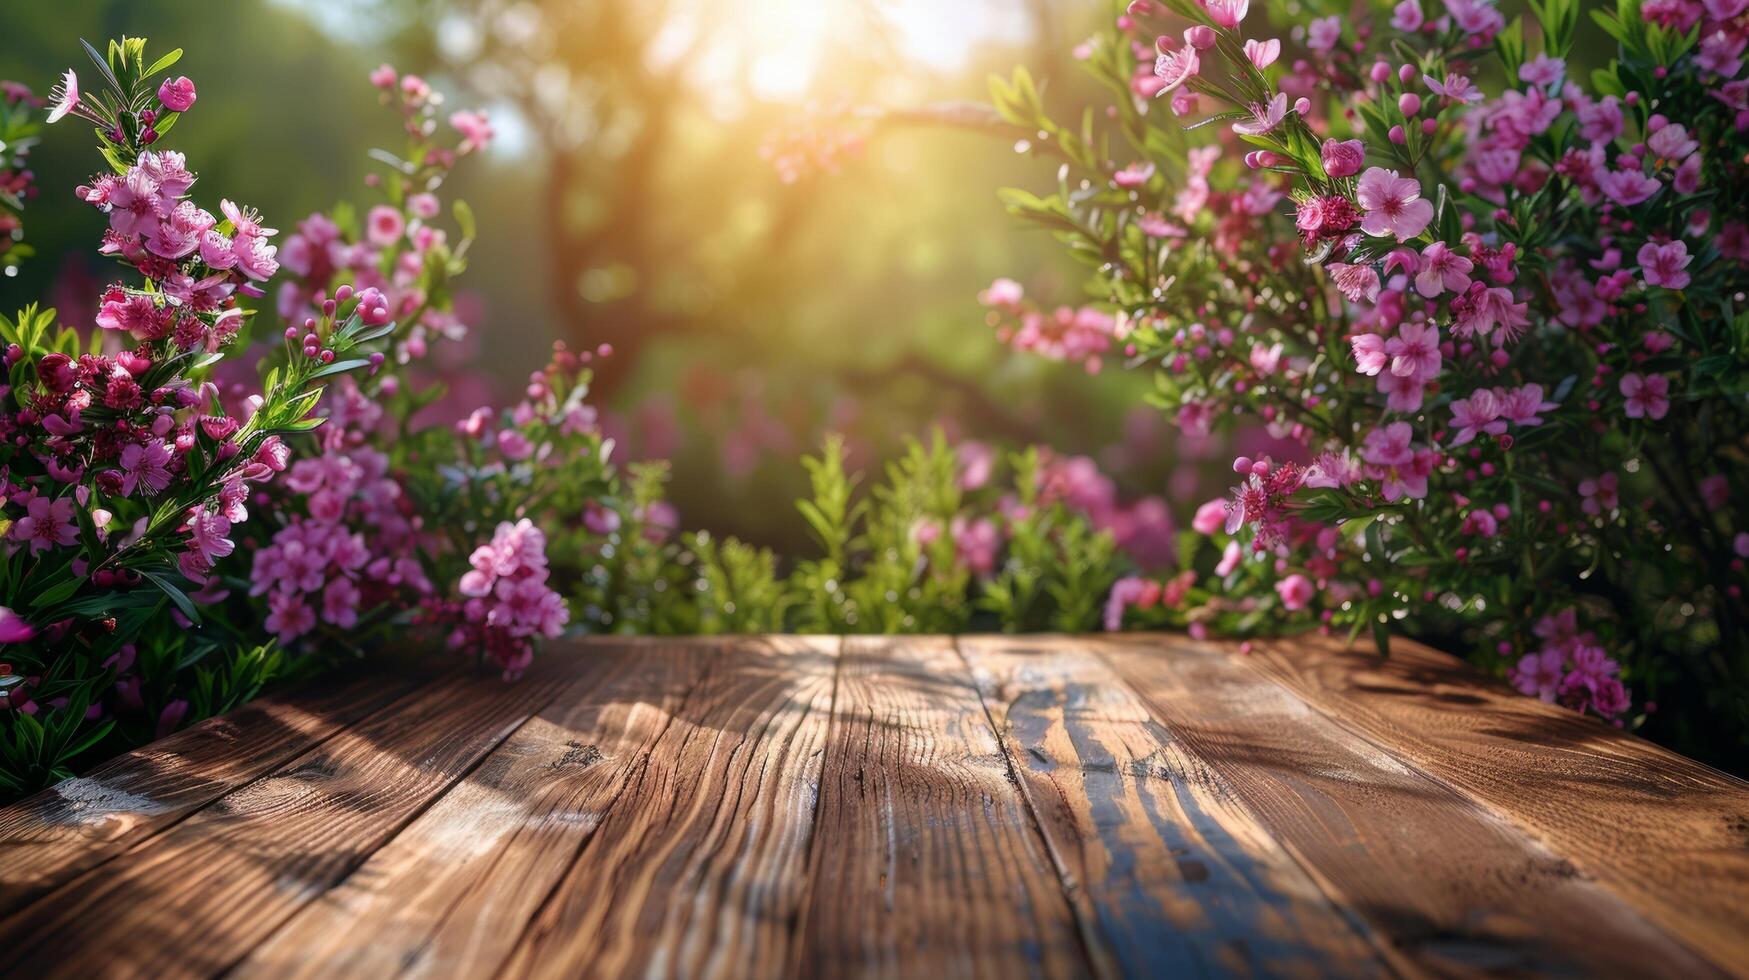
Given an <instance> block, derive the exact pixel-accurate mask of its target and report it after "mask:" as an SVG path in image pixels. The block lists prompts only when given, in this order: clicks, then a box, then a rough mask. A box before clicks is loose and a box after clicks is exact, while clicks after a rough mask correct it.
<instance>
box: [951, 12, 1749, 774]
mask: <svg viewBox="0 0 1749 980" xmlns="http://www.w3.org/2000/svg"><path fill="white" fill-rule="evenodd" d="M1746 9H1749V4H1745V3H1744V2H1742V0H1707V2H1705V3H1701V2H1697V0H1655V2H1652V0H1648V2H1645V3H1643V4H1642V3H1641V2H1640V0H1621V2H1620V3H1619V4H1618V5H1616V7H1615V9H1613V10H1598V11H1595V12H1594V13H1593V18H1594V19H1595V21H1596V23H1597V24H1598V25H1599V26H1600V27H1601V29H1602V30H1603V31H1604V32H1606V33H1607V34H1608V35H1609V37H1610V38H1612V39H1613V40H1614V42H1615V44H1616V51H1615V56H1614V58H1613V60H1611V61H1609V62H1608V64H1607V65H1606V66H1604V67H1599V68H1597V69H1596V70H1593V71H1591V72H1590V73H1589V75H1588V76H1586V75H1584V74H1583V73H1582V72H1580V71H1578V70H1575V69H1573V68H1571V67H1570V66H1569V59H1570V58H1572V57H1573V46H1574V37H1575V34H1576V31H1577V29H1578V20H1579V4H1578V3H1577V0H1532V2H1531V4H1530V11H1529V14H1528V19H1525V18H1519V19H1514V20H1512V21H1511V22H1510V23H1509V22H1508V20H1507V17H1506V16H1505V15H1504V14H1503V13H1502V12H1501V11H1499V10H1498V9H1496V8H1495V6H1494V4H1493V2H1492V0H1447V2H1445V3H1443V4H1441V3H1438V2H1437V0H1427V2H1426V3H1423V2H1422V0H1403V2H1401V3H1398V4H1396V5H1395V7H1393V8H1390V9H1389V10H1388V11H1387V12H1385V13H1383V14H1379V15H1374V14H1373V13H1372V11H1370V10H1368V9H1366V8H1361V10H1360V11H1359V12H1358V16H1353V17H1350V16H1346V15H1345V14H1342V15H1339V14H1338V12H1337V11H1336V10H1335V9H1334V8H1333V7H1331V6H1330V5H1326V4H1317V3H1313V4H1307V5H1303V6H1302V7H1295V8H1292V10H1293V12H1291V13H1290V12H1289V10H1288V8H1281V7H1278V6H1276V5H1270V6H1269V7H1268V9H1267V10H1265V9H1262V8H1251V7H1250V5H1248V4H1247V3H1246V2H1244V0H1203V2H1200V3H1199V2H1194V0H1170V2H1162V0H1137V2H1134V3H1130V4H1129V5H1128V6H1127V8H1125V9H1123V10H1122V12H1121V13H1119V14H1117V15H1115V16H1114V17H1113V18H1112V20H1111V22H1110V26H1109V27H1108V28H1106V29H1105V30H1103V31H1101V32H1100V33H1099V34H1098V35H1097V36H1096V37H1094V38H1092V39H1091V40H1089V41H1088V42H1086V43H1085V44H1083V45H1082V46H1081V47H1079V48H1078V49H1077V54H1078V55H1079V56H1080V57H1082V58H1083V60H1084V61H1085V63H1086V67H1087V68H1088V69H1089V70H1090V71H1091V72H1092V73H1093V74H1094V75H1095V76H1096V77H1097V78H1098V79H1099V80H1100V81H1101V82H1102V83H1103V84H1104V85H1105V86H1106V87H1107V88H1108V89H1109V90H1110V91H1111V92H1113V93H1114V94H1115V95H1116V96H1117V98H1115V99H1114V100H1113V101H1112V103H1111V104H1110V105H1109V106H1106V107H1104V108H1103V109H1102V110H1090V111H1089V112H1088V113H1087V115H1086V119H1087V122H1086V123H1085V125H1077V126H1074V127H1070V126H1064V125H1060V124H1058V123H1057V122H1055V121H1054V120H1053V119H1052V118H1051V117H1050V116H1049V114H1048V113H1046V111H1045V110H1044V108H1043V105H1042V101H1041V99H1040V98H1039V96H1038V94H1037V90H1036V88H1035V86H1034V85H1033V84H1032V82H1031V80H1030V79H1029V78H1027V76H1026V75H1025V73H1024V72H1018V73H1016V74H1015V75H1014V77H1013V78H1012V79H1011V80H998V81H997V82H996V83H995V85H994V95H995V105H996V109H997V110H998V112H999V113H1000V114H1001V115H1002V116H1003V118H1004V119H1006V120H1007V121H1008V122H1009V123H1011V124H1013V125H1014V126H1016V127H1018V128H1019V129H1020V130H1023V131H1025V132H1026V133H1027V134H1028V135H1029V138H1030V139H1031V140H1032V141H1033V142H1032V146H1033V147H1034V148H1035V152H1039V153H1048V154H1050V155H1052V156H1054V157H1057V158H1059V160H1060V161H1061V163H1062V169H1061V170H1060V171H1059V180H1058V185H1057V186H1056V187H1055V188H1054V189H1053V190H1052V191H1051V192H1050V193H1048V194H1045V195H1043V196H1040V195H1035V194H1032V193H1028V192H1026V191H1021V190H1010V191H1005V192H1003V197H1004V200H1005V202H1006V203H1007V205H1008V206H1009V208H1010V209H1011V210H1013V211H1014V212H1015V213H1017V214H1020V215H1023V216H1025V217H1026V218H1028V219H1030V220H1032V221H1034V222H1037V223H1038V224H1040V225H1043V226H1045V227H1047V228H1049V229H1051V230H1053V231H1054V232H1056V233H1057V234H1058V236H1059V238H1060V239H1061V240H1062V241H1063V242H1064V243H1065V244H1066V245H1067V247H1068V248H1069V249H1071V250H1072V251H1073V252H1074V253H1076V254H1077V255H1080V256H1083V257H1085V258H1087V259H1088V260H1089V262H1090V264H1092V265H1094V266H1095V268H1096V271H1095V272H1094V274H1093V283H1092V286H1091V289H1092V291H1093V294H1094V295H1096V296H1098V297H1099V298H1100V300H1101V302H1099V303H1098V304H1096V306H1095V307H1094V308H1092V309H1093V310H1094V312H1095V313H1097V314H1098V316H1095V315H1091V314H1074V315H1066V314H1061V313H1059V314H1056V315H1054V316H1053V315H1050V314H1043V313H1040V312H1037V311H1036V310H1034V309H1033V308H1031V307H1029V306H1027V305H1026V301H1025V299H1024V297H1023V294H1022V291H1021V290H1020V289H1019V287H1018V286H1016V285H1015V284H1012V283H998V284H997V285H996V286H994V287H992V288H991V290H990V291H989V292H987V293H986V294H985V301H986V303H988V304H989V305H990V306H991V307H992V308H993V310H995V311H996V312H997V315H998V317H999V318H1000V321H1001V322H1003V323H1005V324H1006V323H1009V322H1012V321H1013V320H1014V319H1015V318H1018V319H1019V321H1020V322H1021V323H1022V327H1021V328H1020V329H1018V330H1016V329H1009V332H1008V333H1007V334H1006V336H1007V337H1008V338H1009V339H1010V341H1011V342H1012V343H1015V345H1016V346H1019V347H1023V348H1029V349H1042V350H1043V352H1044V353H1046V354H1048V355H1050V356H1057V357H1067V358H1070V359H1080V358H1082V357H1086V356H1097V354H1098V353H1099V352H1100V351H1101V350H1102V349H1103V348H1104V347H1105V346H1106V345H1107V344H1109V345H1110V346H1111V347H1112V348H1113V349H1114V350H1116V351H1119V352H1121V356H1122V357H1123V359H1124V360H1125V362H1126V363H1127V364H1129V365H1131V366H1137V367H1140V366H1150V367H1152V368H1154V370H1155V371H1156V373H1157V375H1158V391H1157V394H1156V400H1157V401H1158V403H1159V404H1160V405H1161V407H1162V408H1163V409H1164V410H1165V411H1166V412H1167V413H1168V414H1169V415H1170V416H1171V417H1172V418H1173V419H1174V420H1175V421H1176V422H1177V424H1178V426H1179V427H1180V428H1181V429H1183V430H1184V431H1185V432H1186V433H1187V434H1191V435H1197V436H1200V435H1203V434H1206V433H1208V432H1209V431H1211V430H1213V429H1216V428H1221V427H1230V426H1235V425H1250V426H1262V427H1265V428H1267V430H1268V432H1269V433H1270V434H1271V435H1272V436H1275V437H1277V438H1283V439H1287V440H1291V441H1292V442H1293V443H1297V444H1298V446H1299V447H1300V450H1299V451H1298V452H1297V453H1293V454H1284V458H1280V459H1270V458H1263V459H1255V460H1253V459H1249V458H1244V457H1241V458H1239V459H1237V460H1235V462H1234V469H1235V470H1236V471H1237V474H1238V476H1239V478H1240V479H1241V480H1242V481H1243V482H1241V483H1240V484H1239V486H1238V487H1237V488H1235V489H1234V491H1233V494H1232V497H1231V499H1230V500H1228V501H1226V502H1225V503H1220V502H1211V504H1209V505H1208V506H1205V507H1204V508H1203V509H1202V510H1201V511H1199V513H1198V515H1197V520H1196V529H1197V530H1198V531H1199V532H1201V533H1202V534H1203V535H1205V536H1206V537H1205V540H1206V542H1207V543H1206V544H1205V545H1203V546H1202V548H1201V549H1200V550H1201V554H1200V556H1199V557H1197V558H1196V559H1195V560H1194V562H1193V566H1192V567H1193V568H1194V569H1195V570H1196V571H1197V572H1198V573H1199V578H1198V581H1199V582H1202V583H1204V588H1205V589H1206V592H1195V591H1193V593H1192V594H1191V595H1190V596H1189V600H1188V603H1189V605H1188V608H1189V611H1188V613H1187V614H1186V616H1185V621H1188V622H1190V623H1193V624H1198V625H1199V626H1201V627H1205V628H1206V627H1213V628H1218V629H1221V630H1226V631H1239V632H1243V631H1248V630H1253V629H1261V628H1270V629H1277V630H1280V629H1296V628H1307V627H1312V626H1322V627H1323V628H1326V629H1342V630H1346V631H1347V632H1348V633H1349V634H1350V635H1353V634H1354V633H1357V632H1361V631H1367V630H1371V631H1372V632H1373V633H1374V634H1375V636H1376V638H1377V642H1378V645H1379V647H1380V648H1381V650H1383V649H1385V648H1386V647H1387V644H1388V635H1387V633H1388V630H1390V629H1400V630H1403V631H1405V632H1408V633H1410V634H1412V635H1417V636H1422V637H1426V638H1430V639H1432V640H1434V641H1435V642H1439V643H1443V644H1446V645H1448V646H1449V645H1460V646H1461V647H1463V648H1465V649H1467V650H1469V651H1470V652H1471V653H1472V654H1473V656H1474V658H1475V659H1476V660H1478V661H1479V662H1481V663H1482V664H1484V665H1488V666H1492V667H1494V668H1496V669H1498V670H1501V671H1503V672H1505V673H1506V674H1507V675H1508V676H1509V677H1510V678H1511V679H1512V680H1513V682H1514V683H1515V684H1517V685H1518V687H1519V688H1520V689H1522V690H1525V691H1527V692H1529V693H1532V694H1535V695H1537V696H1540V697H1542V698H1544V699H1546V700H1550V701H1559V702H1561V703H1563V704H1567V705H1570V706H1572V707H1573V708H1575V709H1579V710H1584V711H1590V712H1594V713H1596V714H1598V715H1601V716H1603V717H1605V718H1608V719H1612V720H1614V721H1615V722H1616V723H1618V724H1621V723H1624V722H1631V723H1638V722H1640V721H1642V720H1644V719H1645V718H1646V716H1647V715H1648V714H1650V713H1652V712H1654V710H1657V711H1659V712H1660V715H1664V716H1667V715H1669V714H1670V713H1671V711H1672V709H1673V708H1674V709H1676V710H1677V714H1678V716H1677V719H1676V720H1675V721H1673V722H1672V723H1671V724H1670V725H1669V726H1668V727H1666V728H1665V729H1664V730H1665V731H1666V732H1668V733H1669V734H1670V736H1671V737H1675V738H1681V737H1683V733H1684V732H1685V731H1689V730H1690V729H1689V728H1688V726H1690V725H1692V724H1693V722H1691V721H1688V720H1683V719H1682V718H1681V713H1682V712H1684V711H1686V712H1690V713H1695V714H1697V715H1704V716H1706V717H1708V718H1710V719H1711V720H1713V721H1716V722H1717V723H1719V724H1720V725H1722V726H1723V728H1724V729H1725V730H1726V732H1727V734H1728V736H1729V737H1730V738H1732V739H1735V740H1742V739H1745V738H1749V698H1746V697H1745V692H1749V639H1746V636H1745V632H1744V630H1745V627H1746V626H1749V620H1746V618H1745V615H1746V613H1749V608H1746V607H1745V605H1744V601H1743V593H1742V586H1743V581H1744V565H1743V560H1744V558H1745V556H1746V555H1749V513H1746V512H1745V510H1744V507H1743V504H1742V499H1743V498H1742V495H1741V494H1737V493H1733V488H1741V487H1742V486H1744V483H1743V479H1742V478H1743V475H1744V474H1743V466H1744V459H1745V457H1744V454H1743V437H1744V432H1745V409H1746V408H1749V406H1746V404H1745V377H1746V375H1745V369H1746V368H1749V347H1746V345H1745V340H1746V338H1749V312H1745V311H1744V310H1743V289H1744V287H1745V284H1746V280H1749V276H1746V275H1745V267H1744V262H1745V260H1746V259H1749V224H1746V220H1749V215H1745V211H1744V207H1743V199H1742V197H1741V194H1742V191H1741V187H1742V186H1743V185H1742V177H1743V167H1744V159H1745V152H1746V151H1749V137H1746V136H1745V133H1746V132H1749V79H1740V78H1739V77H1738V76H1739V75H1741V73H1742V68H1743V61H1742V57H1741V56H1742V53H1743V51H1744V48H1745V45H1746V42H1749V18H1746V16H1745V10H1746ZM1348 10H1349V8H1347V7H1346V6H1345V7H1344V8H1343V11H1344V12H1347V11H1348ZM1077 115H1078V116H1079V114H1077ZM1102 120H1104V122H1102ZM1100 317H1104V318H1108V319H1109V322H1110V323H1111V326H1110V327H1109V328H1106V327H1104V326H1098V327H1097V328H1095V327H1093V326H1092V325H1094V324H1096V323H1099V324H1102V323H1104V322H1106V321H1104V320H1101V319H1100ZM1029 322H1030V323H1036V324H1038V328H1037V329H1030V328H1029V327H1028V326H1026V324H1028V323H1029ZM1084 325H1085V326H1084ZM1029 330H1030V332H1029ZM1040 338H1046V340H1044V341H1041V339H1040ZM1107 338H1109V340H1108V339H1107ZM1217 556H1218V560H1217ZM1179 581H1181V580H1180V579H1173V580H1172V582H1173V583H1176V582H1179ZM1156 586H1161V587H1162V588H1170V587H1171V583H1166V584H1164V585H1162V583H1159V582H1154V583H1151V584H1150V583H1139V584H1137V583H1125V584H1123V585H1121V586H1120V587H1119V589H1118V590H1117V591H1116V592H1114V593H1113V595H1112V599H1111V601H1112V603H1113V605H1114V608H1117V607H1120V606H1121V607H1128V606H1130V605H1132V604H1141V605H1145V604H1146V602H1145V600H1147V599H1149V598H1152V597H1153V595H1154V591H1155V587H1156ZM1629 685H1632V690H1630V688H1629ZM1654 702H1656V704H1655V703H1654ZM1655 720H1656V719H1655ZM1685 748H1687V749H1688V750H1689V751H1691V752H1705V751H1708V749H1709V746H1707V745H1705V744H1702V743H1700V742H1699V741H1698V736H1697V737H1696V739H1695V740H1694V741H1690V742H1688V743H1687V744H1685ZM1712 748H1716V746H1715V747H1712Z"/></svg>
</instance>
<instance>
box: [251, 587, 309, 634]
mask: <svg viewBox="0 0 1749 980" xmlns="http://www.w3.org/2000/svg"><path fill="white" fill-rule="evenodd" d="M262 625H263V626H265V627H266V628H267V631H268V632H269V633H275V634H277V635H278V636H279V642H281V643H290V642H291V641H293V640H295V639H297V638H298V637H300V636H303V635H304V634H305V633H308V632H309V631H311V630H313V629H315V628H316V611H315V610H314V609H311V608H310V606H309V604H308V603H306V602H304V599H303V597H302V596H300V595H299V594H298V593H296V592H274V593H271V594H269V595H268V597H267V619H265V620H264V621H263V622H262Z"/></svg>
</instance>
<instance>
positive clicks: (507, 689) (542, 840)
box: [0, 635, 1749, 978]
mask: <svg viewBox="0 0 1749 980" xmlns="http://www.w3.org/2000/svg"><path fill="white" fill-rule="evenodd" d="M1733 971H1735V972H1737V973H1744V972H1745V971H1749V784H1746V783H1744V782H1742V781H1740V780H1737V779H1735V778H1732V777H1730V776H1727V775H1724V774H1722V773H1720V772H1718V771H1716V770H1713V769H1710V768H1708V767H1706V766H1704V765H1701V764H1699V763H1696V762H1692V761H1690V760H1687V759H1684V758H1682V757H1680V756H1677V755H1673V754H1671V753H1669V752H1666V751H1664V750H1662V749H1660V748H1658V747H1656V746H1654V745H1651V744H1650V743H1648V742H1645V741H1643V740H1641V739H1637V738H1634V737H1631V736H1627V735H1623V734H1621V733H1619V732H1617V731H1614V730H1612V729H1610V728H1607V727H1605V726H1604V725H1602V724H1600V723H1598V722H1596V721H1594V720H1588V719H1585V718H1581V717H1580V716H1578V715H1575V714H1572V713H1570V712H1567V711H1564V710H1562V709H1558V708H1554V707H1551V706H1548V705H1544V704H1542V703H1540V702H1538V701H1535V700H1532V699H1529V698H1525V697H1521V696H1519V695H1517V694H1516V693H1514V692H1512V691H1510V690H1508V689H1506V688H1504V687H1503V686H1501V685H1498V684H1495V683H1493V682H1490V681H1486V680H1483V679H1480V678H1478V676H1477V675H1476V674H1475V673H1474V672H1472V671H1471V670H1469V669H1468V668H1467V667H1465V666H1463V665H1462V664H1460V663H1458V662H1457V661H1455V660H1452V659H1451V658H1448V657H1445V656H1444V655H1441V654H1438V653H1434V652H1432V651H1429V650H1426V649H1425V648H1419V647H1416V646H1414V645H1413V644H1408V643H1398V644H1395V645H1394V646H1393V653H1392V656H1391V658H1390V659H1389V660H1380V659H1378V658H1377V657H1376V656H1374V655H1372V654H1370V653H1368V652H1363V651H1359V650H1344V649H1342V648H1340V646H1339V645H1337V644H1335V643H1333V642H1330V641H1325V640H1319V639H1315V638H1299V639H1294V640H1284V641H1281V642H1278V643H1273V644H1261V645H1259V646H1258V647H1257V648H1256V649H1254V650H1253V651H1252V652H1251V653H1249V654H1241V653H1239V652H1238V651H1237V649H1236V648H1235V647H1233V646H1232V645H1227V644H1216V643H1198V642H1193V641H1191V640H1188V639H1185V638H1183V637H1178V636H1160V635H1153V636H1127V637H1115V638H1105V637H1087V638H1082V637H962V638H960V639H958V640H957V641H956V640H952V639H944V638H892V639H885V638H866V639H864V638H851V639H848V640H843V641H840V640H838V639H833V638H826V639H805V638H796V637H771V638H749V639H739V640H737V639H701V640H684V641H660V640H586V641H579V642H574V643H569V644H564V645H560V646H558V647H556V648H551V649H549V650H548V651H547V653H546V655H545V656H543V658H542V659H541V661H540V662H539V663H538V664H537V666H536V667H535V669H533V670H532V671H531V672H530V673H529V675H528V676H527V677H525V678H524V679H523V680H522V681H520V682H518V683H515V684H504V683H501V682H499V681H498V680H496V679H490V678H483V677H481V676H480V675H478V674H476V673H472V672H449V673H442V674H432V675H429V676H424V677H417V676H409V672H406V671H403V672H401V673H400V674H398V675H394V674H380V675H370V674H366V675H353V676H351V677H349V678H348V679H345V680H328V681H324V682H321V683H319V684H316V685H312V686H309V687H306V688H303V689H300V690H298V691H294V692H291V693H288V694H285V695H280V696H275V697H271V698H267V699H264V700H261V701H257V702H255V703H252V704H250V705H248V706H246V707H244V708H242V709H241V710H239V711H237V712H235V713H233V714H232V715H230V716H228V717H226V718H222V719H216V720H214V721H211V722H207V723H204V724H201V725H198V726H195V727H193V728H191V729H189V730H187V731H184V732H180V733H178V734H176V735H174V736H172V737H170V738H168V739H165V740H163V741H161V742H158V743H155V744H153V745H151V746H148V747H146V748H144V749H141V750H139V751H138V752H135V753H132V754H131V755H129V756H126V757H123V758H121V759H119V760H116V761H114V762H112V763H110V764H108V765H105V766H104V767H102V768H101V769H98V770H97V771H95V772H93V773H91V774H89V775H88V776H86V777H84V778H81V779H76V780H72V781H70V782H68V783H64V784H62V785H61V786H59V787H56V788H55V789H53V790H50V791H47V792H45V793H42V794H39V795H38V796H36V797H33V798H31V799H29V800H26V801H25V802H23V803H20V804H18V805H16V806H14V807H11V808H9V809H7V810H4V811H0V975H7V976H20V977H24V976H29V977H40V976H77V977H117V976H151V977H172V976H203V977H204V976H213V975H217V974H221V973H227V974H232V975H235V976H241V977H250V976H272V977H279V976H290V975H307V976H322V977H329V976H360V977H373V978H374V977H385V976H390V975H401V974H420V975H427V976H437V977H476V976H477V977H486V976H498V975H509V976H524V975H541V976H555V977H561V976H562V977H575V976H602V977H614V976H624V975H629V974H639V975H686V976H707V975H709V976H737V977H739V976H745V977H770V976H814V975H828V974H859V975H860V974H876V975H888V976H895V977H942V976H961V975H980V976H999V977H1019V976H1027V975H1038V974H1043V975H1049V976H1080V975H1097V976H1119V975H1133V976H1144V975H1174V976H1175V975H1180V974H1198V975H1201V974H1220V975H1226V974H1247V973H1251V974H1265V975H1281V974H1291V975H1300V974H1305V975H1342V976H1352V975H1367V974H1409V975H1424V974H1426V975H1454V974H1455V975H1473V974H1484V973H1488V974H1493V973H1501V972H1507V973H1521V974H1522V973H1538V974H1542V973H1571V974H1582V975H1609V976H1618V975H1640V976H1664V977H1668V976H1683V977H1689V976H1708V975H1718V974H1729V973H1731V972H1733Z"/></svg>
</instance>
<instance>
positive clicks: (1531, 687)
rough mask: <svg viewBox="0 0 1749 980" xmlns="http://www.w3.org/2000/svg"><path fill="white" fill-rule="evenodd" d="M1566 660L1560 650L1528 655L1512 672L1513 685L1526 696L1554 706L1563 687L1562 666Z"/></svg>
mask: <svg viewBox="0 0 1749 980" xmlns="http://www.w3.org/2000/svg"><path fill="white" fill-rule="evenodd" d="M1564 659H1565V658H1564V657H1563V656H1562V655H1561V651H1560V650H1553V649H1544V650H1543V651H1542V652H1541V653H1527V654H1525V655H1524V656H1523V657H1520V658H1519V660H1518V666H1517V667H1516V668H1514V669H1513V670H1512V672H1511V673H1512V684H1513V686H1514V687H1517V688H1518V689H1519V690H1520V691H1522V692H1524V693H1525V694H1529V695H1531V696H1532V697H1538V698H1542V699H1543V700H1544V701H1547V702H1549V703H1550V704H1553V703H1554V701H1555V695H1556V694H1557V693H1559V691H1560V687H1561V665H1562V661H1563V660H1564Z"/></svg>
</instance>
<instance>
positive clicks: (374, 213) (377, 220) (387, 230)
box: [364, 204, 407, 248]
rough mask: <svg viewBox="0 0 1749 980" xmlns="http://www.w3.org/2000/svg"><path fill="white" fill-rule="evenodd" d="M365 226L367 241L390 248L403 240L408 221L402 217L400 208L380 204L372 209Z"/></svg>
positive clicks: (377, 246) (378, 246) (380, 246)
mask: <svg viewBox="0 0 1749 980" xmlns="http://www.w3.org/2000/svg"><path fill="white" fill-rule="evenodd" d="M364 228H365V233H364V237H365V240H366V241H368V242H370V243H371V245H373V246H375V247H376V248H388V247H389V246H390V245H393V244H395V243H396V242H398V241H400V240H401V235H402V234H403V233H404V232H405V231H406V230H407V221H406V219H405V218H403V217H401V212H400V210H399V209H398V208H392V207H389V206H388V205H387V204H379V205H377V206H376V207H374V208H371V209H370V214H369V216H367V217H366V218H365V222H364Z"/></svg>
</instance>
